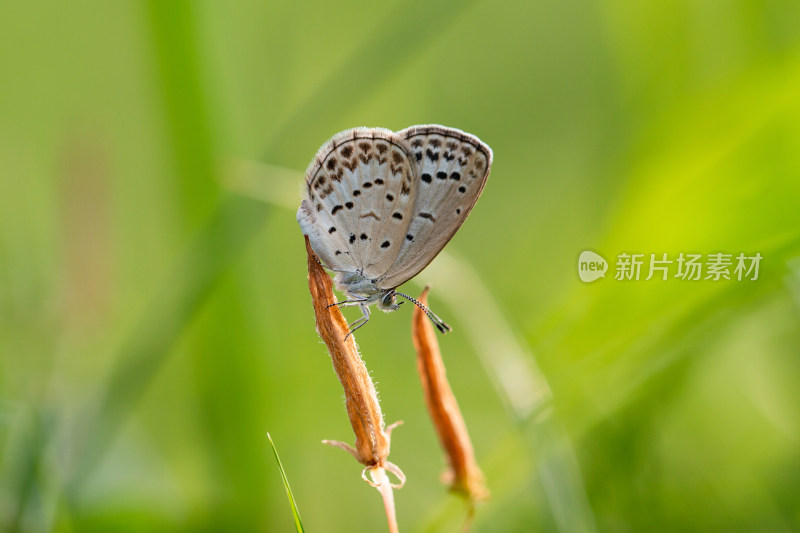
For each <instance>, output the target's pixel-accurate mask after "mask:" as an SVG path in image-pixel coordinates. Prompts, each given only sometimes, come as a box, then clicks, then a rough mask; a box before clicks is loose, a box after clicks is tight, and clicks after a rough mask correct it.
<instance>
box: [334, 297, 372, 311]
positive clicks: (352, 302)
mask: <svg viewBox="0 0 800 533" xmlns="http://www.w3.org/2000/svg"><path fill="white" fill-rule="evenodd" d="M365 301H367V299H366V298H354V299H352V300H342V301H341V302H333V303H332V304H328V305H326V306H325V309H327V308H329V307H333V306H334V305H335V306H337V307H349V306H351V305H361V304H362V303H363V302H365Z"/></svg>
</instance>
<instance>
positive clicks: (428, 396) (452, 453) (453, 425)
mask: <svg viewBox="0 0 800 533" xmlns="http://www.w3.org/2000/svg"><path fill="white" fill-rule="evenodd" d="M419 301H420V302H422V303H423V304H425V305H427V303H428V287H425V290H423V291H422V294H421V295H420V297H419ZM411 336H412V339H413V341H414V348H416V350H417V370H418V371H419V377H420V381H421V382H422V388H423V390H424V392H425V402H426V403H427V405H428V412H429V413H430V416H431V420H432V421H433V425H434V426H435V428H436V432H437V433H438V435H439V442H441V444H442V447H443V448H444V451H445V453H446V454H447V460H448V464H449V465H450V471H449V472H448V477H449V478H450V490H451V491H453V492H455V493H458V494H461V495H463V496H464V497H466V498H467V499H468V500H469V501H470V502H473V501H476V500H485V499H487V498H488V497H489V491H488V490H487V489H486V486H485V485H484V480H483V473H482V472H481V469H480V468H479V467H478V463H477V462H476V461H475V452H474V450H473V449H472V442H471V441H470V439H469V434H468V433H467V426H466V424H465V423H464V418H463V417H462V416H461V411H460V410H459V408H458V403H457V402H456V398H455V396H454V395H453V391H452V389H451V388H450V384H449V383H448V382H447V373H446V371H445V367H444V362H443V361H442V355H441V351H440V350H439V343H438V341H437V339H436V334H435V332H434V331H433V327H432V326H431V323H430V321H428V319H427V318H426V317H425V313H424V312H423V311H422V310H421V309H419V308H418V307H415V308H414V316H413V317H412V322H411Z"/></svg>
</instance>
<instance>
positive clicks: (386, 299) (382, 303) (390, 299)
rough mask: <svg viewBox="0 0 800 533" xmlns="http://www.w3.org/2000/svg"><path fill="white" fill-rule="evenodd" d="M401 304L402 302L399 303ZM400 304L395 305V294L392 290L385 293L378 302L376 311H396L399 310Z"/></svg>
mask: <svg viewBox="0 0 800 533" xmlns="http://www.w3.org/2000/svg"><path fill="white" fill-rule="evenodd" d="M400 303H403V302H400ZM400 303H397V293H395V292H394V289H392V290H389V291H386V293H385V294H384V295H383V296H382V297H381V299H380V300H378V309H380V310H381V311H385V312H387V313H388V312H390V311H397V309H399V308H400Z"/></svg>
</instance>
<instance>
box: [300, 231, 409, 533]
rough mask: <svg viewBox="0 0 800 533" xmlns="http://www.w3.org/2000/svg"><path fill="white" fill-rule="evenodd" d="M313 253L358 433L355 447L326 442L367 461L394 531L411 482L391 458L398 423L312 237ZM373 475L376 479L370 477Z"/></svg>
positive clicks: (336, 363) (325, 325)
mask: <svg viewBox="0 0 800 533" xmlns="http://www.w3.org/2000/svg"><path fill="white" fill-rule="evenodd" d="M306 252H307V254H308V288H309V291H310V292H311V300H312V302H313V304H314V314H315V315H316V323H317V333H319V336H320V337H321V338H322V340H323V341H324V342H325V345H326V346H327V347H328V353H329V354H330V356H331V362H332V363H333V369H334V371H335V372H336V375H337V377H338V378H339V382H340V383H341V384H342V387H343V388H344V394H345V405H346V407H347V415H348V416H349V417H350V425H351V426H352V427H353V432H354V433H355V435H356V440H355V447H353V446H350V445H349V444H347V443H344V442H340V441H329V440H324V441H322V442H323V443H325V444H330V445H333V446H337V447H339V448H342V449H344V450H346V451H348V452H349V453H350V454H352V455H353V457H355V458H356V460H357V461H358V462H360V463H361V464H363V465H364V467H365V468H364V470H363V471H362V474H361V475H362V477H363V478H364V480H365V481H367V482H368V483H369V484H371V485H372V486H373V487H375V488H377V489H378V491H379V492H380V493H381V496H382V497H383V501H384V508H385V509H386V517H387V519H388V521H389V530H390V531H391V532H396V531H397V518H396V515H395V508H394V498H393V495H392V488H400V487H402V486H403V483H405V475H403V472H402V471H401V470H400V469H399V468H398V467H397V466H396V465H394V464H392V463H391V462H389V461H387V460H386V458H387V457H388V456H389V444H390V436H391V431H392V429H393V428H394V427H395V426H396V425H397V424H398V423H394V424H392V425H390V426H389V427H384V420H383V413H382V412H381V408H380V405H379V403H378V394H377V392H376V391H375V386H374V385H373V383H372V379H371V378H370V376H369V372H368V371H367V367H366V365H365V364H364V361H363V360H362V359H361V356H360V355H359V353H358V348H357V346H356V342H355V337H354V336H353V335H352V334H351V335H348V332H349V328H348V326H347V321H346V320H345V318H344V316H342V312H341V311H340V310H339V307H338V306H336V305H333V303H334V302H335V301H336V300H335V298H334V295H333V284H332V283H331V278H330V276H329V275H328V273H327V272H325V269H323V268H322V265H320V263H319V260H318V259H317V256H316V255H315V254H314V251H313V250H312V249H311V245H310V244H309V242H308V237H306ZM386 471H389V472H392V473H393V474H394V475H395V476H397V478H398V479H399V481H400V483H399V484H397V485H392V484H390V483H389V479H388V477H387V476H386ZM367 473H369V474H370V475H371V476H372V478H373V479H372V480H370V479H369V478H368V477H367Z"/></svg>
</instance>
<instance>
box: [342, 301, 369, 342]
mask: <svg viewBox="0 0 800 533" xmlns="http://www.w3.org/2000/svg"><path fill="white" fill-rule="evenodd" d="M361 313H362V316H361V318H359V319H357V320H355V321H353V323H352V324H348V325H347V327H348V328H350V331H348V332H347V335H345V336H344V338H345V340H347V337H349V336H350V335H352V334H353V332H355V330H357V329H358V328H360V327H361V326H363V325H364V324H366V323H367V322H369V307H368V306H366V305H364V304H363V303H362V304H361Z"/></svg>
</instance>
